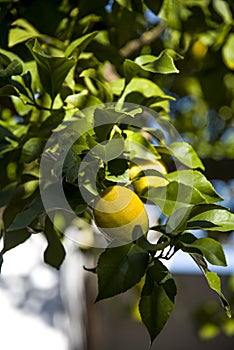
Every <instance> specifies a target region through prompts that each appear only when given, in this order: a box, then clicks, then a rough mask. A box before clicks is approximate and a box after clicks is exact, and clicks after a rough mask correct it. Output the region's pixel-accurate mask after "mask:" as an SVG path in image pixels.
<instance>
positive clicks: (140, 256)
mask: <svg viewBox="0 0 234 350" xmlns="http://www.w3.org/2000/svg"><path fill="white" fill-rule="evenodd" d="M148 259H149V256H148V253H147V252H146V251H145V250H144V249H142V248H140V247H139V246H137V245H136V244H132V243H130V244H126V245H122V246H119V247H113V248H111V247H109V248H107V249H106V250H105V251H104V252H103V253H102V254H101V255H100V257H99V260H98V264H97V275H98V296H97V301H98V300H101V299H105V298H110V297H112V296H114V295H116V294H119V293H123V292H125V291H126V290H128V289H129V288H131V287H133V286H134V285H135V284H136V283H138V282H139V281H140V279H141V278H142V277H143V275H144V273H145V270H146V267H147V264H148Z"/></svg>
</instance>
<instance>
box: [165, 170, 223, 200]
mask: <svg viewBox="0 0 234 350" xmlns="http://www.w3.org/2000/svg"><path fill="white" fill-rule="evenodd" d="M167 178H168V180H169V181H178V182H180V183H183V184H185V185H187V186H191V187H194V188H196V189H197V190H198V191H199V192H200V194H201V196H202V197H203V198H204V199H205V200H206V202H207V203H214V202H217V201H220V200H222V198H221V197H220V196H219V195H218V193H217V192H216V191H215V189H214V187H213V186H212V184H211V183H210V181H208V180H207V178H206V177H205V176H204V175H203V174H202V173H201V172H199V171H197V170H190V169H189V170H180V171H174V172H172V173H169V174H168V175H167Z"/></svg>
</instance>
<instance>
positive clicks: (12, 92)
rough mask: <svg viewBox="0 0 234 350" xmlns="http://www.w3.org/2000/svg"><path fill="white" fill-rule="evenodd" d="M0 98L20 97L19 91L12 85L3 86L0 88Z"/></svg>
mask: <svg viewBox="0 0 234 350" xmlns="http://www.w3.org/2000/svg"><path fill="white" fill-rule="evenodd" d="M0 96H17V97H20V93H19V91H18V90H17V89H16V87H15V86H13V85H9V84H7V85H5V86H3V87H1V88H0Z"/></svg>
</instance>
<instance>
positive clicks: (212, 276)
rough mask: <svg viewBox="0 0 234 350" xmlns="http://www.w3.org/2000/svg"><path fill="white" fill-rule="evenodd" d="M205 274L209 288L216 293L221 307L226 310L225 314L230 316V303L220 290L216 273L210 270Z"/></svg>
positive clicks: (219, 282)
mask: <svg viewBox="0 0 234 350" xmlns="http://www.w3.org/2000/svg"><path fill="white" fill-rule="evenodd" d="M205 276H206V279H207V282H208V284H209V286H210V288H211V289H212V290H213V291H215V292H216V293H217V294H218V296H219V298H220V301H221V303H222V305H223V308H224V309H225V311H226V314H227V316H228V317H229V318H231V317H232V314H231V309H230V305H229V303H228V301H227V299H226V298H225V296H224V295H223V293H222V291H221V281H220V278H219V276H218V275H217V273H215V272H211V271H207V272H206V275H205Z"/></svg>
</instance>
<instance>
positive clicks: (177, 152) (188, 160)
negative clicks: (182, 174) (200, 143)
mask: <svg viewBox="0 0 234 350" xmlns="http://www.w3.org/2000/svg"><path fill="white" fill-rule="evenodd" d="M168 149H169V150H170V151H171V154H172V156H174V157H176V158H177V159H178V160H179V161H180V162H181V163H182V164H185V165H187V166H188V167H189V168H192V169H194V168H200V169H202V170H204V169H205V168H204V165H203V164H202V162H201V160H200V159H199V157H198V155H197V153H196V152H195V151H194V149H193V147H192V146H191V145H189V144H188V143H186V142H173V143H172V144H170V146H168Z"/></svg>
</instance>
